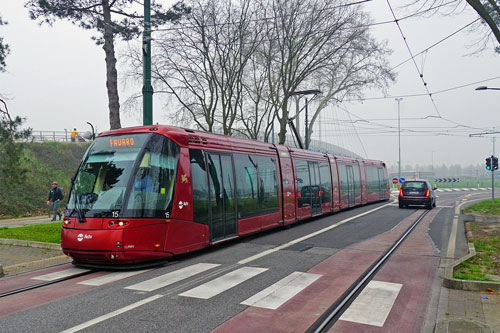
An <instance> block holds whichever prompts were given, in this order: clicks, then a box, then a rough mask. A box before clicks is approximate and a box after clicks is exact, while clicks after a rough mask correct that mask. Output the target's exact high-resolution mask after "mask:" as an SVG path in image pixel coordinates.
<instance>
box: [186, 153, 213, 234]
mask: <svg viewBox="0 0 500 333" xmlns="http://www.w3.org/2000/svg"><path fill="white" fill-rule="evenodd" d="M189 160H190V162H191V179H192V184H193V218H194V221H195V222H198V223H203V224H208V205H209V200H208V184H207V179H208V178H207V167H206V163H205V155H204V154H203V151H202V150H199V149H190V150H189Z"/></svg>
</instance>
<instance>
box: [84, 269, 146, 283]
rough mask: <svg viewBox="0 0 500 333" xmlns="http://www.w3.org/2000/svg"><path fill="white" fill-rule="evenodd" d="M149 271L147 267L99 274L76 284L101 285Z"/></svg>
mask: <svg viewBox="0 0 500 333" xmlns="http://www.w3.org/2000/svg"><path fill="white" fill-rule="evenodd" d="M148 271H150V270H149V269H144V270H141V271H131V272H114V273H110V274H107V275H103V276H99V277H96V278H93V279H90V280H85V281H82V282H78V284H84V285H86V286H102V285H103V284H107V283H111V282H115V281H118V280H121V279H126V278H128V277H131V276H134V275H138V274H141V273H144V272H148Z"/></svg>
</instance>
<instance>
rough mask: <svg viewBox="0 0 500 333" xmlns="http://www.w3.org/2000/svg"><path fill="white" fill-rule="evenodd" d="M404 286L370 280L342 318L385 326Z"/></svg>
mask: <svg viewBox="0 0 500 333" xmlns="http://www.w3.org/2000/svg"><path fill="white" fill-rule="evenodd" d="M402 286H403V285H402V284H399V283H390V282H382V281H370V283H368V285H367V286H366V287H365V289H363V291H362V292H361V293H360V294H359V296H358V297H357V298H356V299H355V300H354V302H352V304H351V305H350V306H349V308H348V309H347V310H346V311H345V312H344V313H343V314H342V316H341V317H340V320H345V321H350V322H354V323H360V324H366V325H372V326H378V327H382V326H384V323H385V320H386V319H387V316H389V312H391V309H392V307H393V305H394V302H395V301H396V298H397V297H398V294H399V291H400V290H401V287H402Z"/></svg>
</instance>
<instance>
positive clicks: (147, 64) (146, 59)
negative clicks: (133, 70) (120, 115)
mask: <svg viewBox="0 0 500 333" xmlns="http://www.w3.org/2000/svg"><path fill="white" fill-rule="evenodd" d="M142 59H143V75H144V77H143V86H142V124H143V125H152V124H153V86H151V0H144V32H143V36H142Z"/></svg>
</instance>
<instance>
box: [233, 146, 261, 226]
mask: <svg viewBox="0 0 500 333" xmlns="http://www.w3.org/2000/svg"><path fill="white" fill-rule="evenodd" d="M233 159H234V169H235V170H236V188H237V195H238V218H244V217H250V216H256V215H258V214H259V191H258V179H257V178H258V177H257V160H256V156H252V155H247V154H234V155H233Z"/></svg>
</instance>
